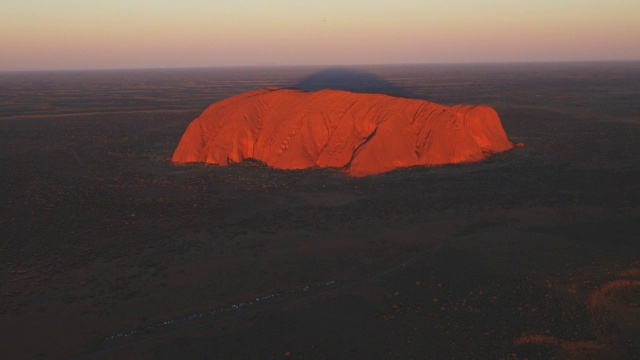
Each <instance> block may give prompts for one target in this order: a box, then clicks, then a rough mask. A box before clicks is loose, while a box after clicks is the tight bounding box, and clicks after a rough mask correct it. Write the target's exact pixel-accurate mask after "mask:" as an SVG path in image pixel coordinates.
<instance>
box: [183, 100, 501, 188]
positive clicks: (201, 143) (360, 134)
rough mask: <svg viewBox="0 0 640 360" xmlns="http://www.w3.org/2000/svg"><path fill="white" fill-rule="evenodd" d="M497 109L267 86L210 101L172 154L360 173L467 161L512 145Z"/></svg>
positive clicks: (187, 158)
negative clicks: (217, 100)
mask: <svg viewBox="0 0 640 360" xmlns="http://www.w3.org/2000/svg"><path fill="white" fill-rule="evenodd" d="M513 146H514V145H513V143H511V142H510V141H509V140H508V139H507V136H506V134H505V131H504V129H503V128H502V124H501V123H500V118H499V117H498V114H497V113H496V111H495V110H494V109H492V108H490V107H488V106H483V105H455V106H451V107H450V106H443V105H439V104H435V103H431V102H428V101H425V100H417V99H407V98H400V97H393V96H388V95H382V94H363V93H352V92H348V91H341V90H320V91H313V92H305V91H302V90H295V89H282V88H268V89H260V90H253V91H249V92H246V93H243V94H240V95H237V96H233V97H231V98H227V99H225V100H222V101H219V102H217V103H214V104H213V105H211V106H210V107H209V108H207V109H206V110H205V111H204V112H203V113H202V114H201V115H200V116H199V117H198V118H196V119H195V120H193V121H192V122H191V124H190V125H189V126H188V127H187V130H186V131H185V133H184V135H183V136H182V139H181V140H180V143H179V144H178V147H177V148H176V150H175V152H174V154H173V157H172V161H173V162H174V163H178V164H181V163H191V162H204V163H210V164H218V165H221V166H225V165H228V164H229V163H231V162H241V161H243V160H244V159H248V158H252V159H256V160H259V161H262V162H264V163H265V164H266V165H268V166H271V167H274V168H278V169H305V168H311V167H321V168H327V167H333V168H340V169H343V170H345V171H346V172H347V173H348V174H349V175H351V176H367V175H373V174H380V173H384V172H388V171H391V170H394V169H397V168H402V167H409V166H415V165H422V166H435V165H443V164H455V163H463V162H474V161H480V160H483V159H485V158H486V157H487V156H490V155H491V154H495V153H498V152H502V151H506V150H509V149H511V148H513Z"/></svg>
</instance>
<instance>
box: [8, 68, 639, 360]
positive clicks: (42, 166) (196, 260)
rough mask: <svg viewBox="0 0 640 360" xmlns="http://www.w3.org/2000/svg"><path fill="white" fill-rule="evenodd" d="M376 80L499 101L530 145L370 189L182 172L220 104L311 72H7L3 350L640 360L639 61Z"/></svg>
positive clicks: (249, 171)
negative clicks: (174, 159) (181, 160)
mask: <svg viewBox="0 0 640 360" xmlns="http://www.w3.org/2000/svg"><path fill="white" fill-rule="evenodd" d="M361 70H362V71H363V72H362V73H354V74H356V75H358V76H360V75H361V74H364V71H365V70H366V71H369V72H372V73H375V72H376V71H377V73H376V76H377V77H379V78H380V79H385V81H389V83H393V84H394V86H398V88H402V89H404V90H406V91H407V93H408V94H411V95H412V96H415V97H420V98H425V99H428V100H431V101H434V102H439V103H443V104H454V103H461V102H462V103H485V104H487V105H490V106H493V107H494V108H496V110H497V111H498V113H499V114H500V116H501V118H502V123H503V126H504V128H505V130H506V132H507V134H508V136H509V137H510V139H511V140H512V141H515V142H523V143H524V144H525V147H524V148H519V149H515V150H513V151H510V152H507V153H504V154H500V155H497V156H495V157H493V158H491V159H490V160H488V161H485V162H482V163H476V164H466V165H455V166H443V167H438V168H429V169H427V168H411V169H403V170H398V171H394V172H391V173H387V174H383V175H377V176H371V177H365V178H358V179H352V178H348V177H347V176H345V175H344V174H343V173H342V172H340V171H338V170H320V169H312V170H306V171H280V170H273V169H269V168H267V167H265V166H264V165H262V164H260V163H257V162H251V161H248V162H245V163H242V164H235V165H232V166H229V167H217V166H204V165H189V166H175V165H173V164H171V163H170V162H168V161H166V159H167V158H168V157H170V156H171V154H172V152H173V150H174V149H175V146H176V145H177V143H178V141H179V139H180V136H181V135H182V133H183V131H184V130H185V128H186V126H187V125H188V123H189V122H190V121H191V120H192V119H193V118H195V117H196V116H197V115H198V114H199V113H200V112H201V111H202V110H203V109H204V107H206V105H208V104H209V103H211V102H213V101H215V100H218V99H220V98H222V97H223V96H225V95H227V96H228V95H233V94H235V93H238V92H241V91H244V90H246V89H248V88H251V87H259V86H267V85H278V86H283V85H287V84H289V83H288V82H287V81H289V80H291V82H290V84H291V85H292V86H293V85H295V84H294V83H295V81H293V80H296V79H294V78H295V77H296V76H298V75H299V74H302V73H304V71H305V70H304V69H303V70H301V69H297V70H295V71H293V70H292V72H291V74H293V75H288V77H285V76H284V75H282V74H280V73H278V74H280V75H278V74H276V75H273V73H268V72H267V75H269V74H271V75H273V76H275V77H273V78H270V77H269V76H267V75H265V76H264V77H263V78H259V81H255V82H249V83H247V82H246V81H245V82H243V81H240V80H243V79H245V80H246V79H255V78H256V77H257V74H262V72H259V71H257V70H252V71H254V72H250V71H248V73H247V74H248V75H246V76H245V78H240V80H238V79H239V78H237V77H236V78H233V79H231V80H228V81H227V80H225V79H224V76H223V75H224V74H226V72H224V71H222V70H220V71H221V72H220V73H216V74H217V75H215V76H218V77H217V78H216V77H215V76H214V75H211V76H212V77H213V78H215V79H213V80H210V79H208V78H206V77H199V76H195V75H193V74H191V73H188V74H187V73H180V72H177V73H176V74H174V75H173V76H174V77H175V79H177V80H175V79H173V78H172V79H169V80H166V82H164V83H163V84H165V85H164V87H163V86H160V85H158V84H156V83H152V84H150V85H149V83H147V82H144V81H142V80H141V82H139V83H137V82H135V81H133V80H132V79H141V78H143V77H141V75H140V74H137V73H126V72H124V73H118V74H120V76H121V77H122V79H124V80H122V83H121V85H120V87H119V88H117V90H113V89H114V88H113V85H108V84H107V83H105V84H107V85H108V86H107V85H105V86H106V88H108V89H107V90H105V88H101V87H100V86H99V84H102V83H100V82H97V81H95V79H94V80H91V81H89V82H90V83H91V84H94V85H92V86H93V87H87V88H83V86H85V85H86V83H83V82H82V81H83V80H82V79H79V78H78V77H80V78H82V77H83V76H86V77H89V75H86V74H85V75H82V74H81V73H80V75H82V76H80V75H79V74H70V75H68V76H67V79H71V80H68V81H69V82H68V83H64V82H62V80H60V79H59V78H55V77H56V76H58V77H60V76H61V75H60V74H57V75H55V74H54V75H55V76H54V75H52V76H53V80H51V79H49V80H47V81H49V82H46V81H44V82H43V81H40V80H38V81H40V82H38V81H36V80H33V79H39V78H38V76H41V77H42V76H44V75H42V74H32V75H30V76H32V77H33V78H29V79H31V80H29V79H27V80H24V79H23V77H21V76H22V75H20V74H8V75H7V74H4V75H3V76H4V77H2V79H3V81H2V83H4V84H5V85H3V86H2V87H1V88H0V105H1V106H2V109H3V110H2V112H1V113H0V138H1V141H0V170H1V171H0V174H1V175H0V176H2V181H1V182H0V212H1V215H2V216H0V349H1V350H0V352H1V354H0V357H2V358H6V359H20V358H44V359H51V358H83V359H112V358H113V359H126V358H132V359H144V358H159V359H176V358H219V359H245V358H266V359H268V358H274V359H277V358H291V359H335V358H362V359H365V358H366V359H379V358H380V359H386V358H401V359H408V358H416V359H424V358H434V359H449V358H462V359H481V358H487V359H547V358H560V359H584V358H594V359H632V358H638V357H640V241H639V239H640V186H639V184H640V158H639V155H640V141H639V139H640V101H638V100H639V99H640V64H638V63H618V64H607V63H601V64H556V65H553V64H529V65H527V64H523V65H518V66H515V65H511V66H506V65H505V66H503V67H500V66H499V65H486V66H479V67H471V66H466V67H465V66H462V65H459V66H458V67H456V66H453V65H452V66H444V65H443V66H440V67H437V66H434V67H413V68H410V67H409V68H406V69H405V68H403V69H398V68H380V69H361ZM238 71H239V70H238ZM272 71H274V72H277V71H282V70H272ZM185 74H186V75H185ZM103 75H104V74H103ZM103 75H101V76H103ZM187 75H188V76H187ZM25 76H26V75H25ZM73 76H76V78H73ZM109 76H111V75H109ZM136 76H138V77H136ZM145 76H146V75H145ZM149 76H151V75H149ZM181 76H182V78H181ZM189 76H191V77H193V79H195V80H193V82H185V81H183V80H181V79H183V78H184V77H189ZM221 78H222V80H220V79H221ZM276 78H277V79H280V80H279V82H278V81H275V80H274V79H276ZM340 78H341V79H342V78H344V76H341V77H340ZM56 79H57V80H56ZM216 79H217V80H216ZM292 79H293V80H292ZM311 79H312V80H313V78H311ZM355 79H356V80H358V79H361V78H358V77H357V76H356V77H355ZM112 80H113V79H112ZM143 80H144V79H143ZM209 80H210V81H211V84H215V86H213V85H211V86H210V87H207V86H206V81H209ZM223 80H224V81H223ZM87 81H88V80H87ZM113 81H120V80H118V79H116V80H113ZM172 81H173V83H172ZM189 81H191V80H189ZM198 81H200V82H198ZM216 81H217V82H216ZM225 81H226V82H225ZM332 81H335V79H334V80H332ZM274 82H275V84H274ZM47 84H48V85H47ZM59 84H66V85H64V86H58V85H59ZM83 84H85V85H83ZM95 84H98V85H95ZM171 84H173V85H171ZM185 84H186V85H185ZM299 84H308V83H304V82H303V81H301V82H299ZM359 84H362V82H360V83H359ZM380 84H382V85H384V83H383V82H380ZM329 85H332V84H329ZM333 85H340V84H333ZM374 85H375V84H373V83H366V84H365V85H363V86H364V89H365V90H366V89H371V90H372V91H384V88H383V89H378V88H376V87H375V86H374ZM47 86H49V87H47ZM109 86H111V87H109ZM367 86H368V87H367ZM334 87H340V86H334ZM109 89H110V90H109ZM203 89H204V90H203ZM210 89H213V90H211V91H212V92H215V94H213V93H211V94H208V93H207V91H209V90H210ZM356 90H362V89H356ZM391 92H392V91H391Z"/></svg>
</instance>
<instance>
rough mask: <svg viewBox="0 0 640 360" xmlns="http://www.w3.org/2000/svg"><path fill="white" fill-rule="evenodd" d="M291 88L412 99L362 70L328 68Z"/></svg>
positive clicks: (405, 91)
mask: <svg viewBox="0 0 640 360" xmlns="http://www.w3.org/2000/svg"><path fill="white" fill-rule="evenodd" d="M292 87H294V88H297V89H301V90H305V91H316V90H322V89H334V90H346V91H352V92H358V93H379V94H387V95H392V96H400V97H408V98H411V97H413V96H412V94H411V92H410V91H409V90H407V89H404V88H402V87H400V86H398V85H396V84H394V83H392V82H390V81H388V80H385V79H384V78H382V77H380V76H378V75H375V74H372V73H369V72H366V71H362V70H355V69H350V68H342V67H335V68H328V69H325V70H321V71H318V72H316V73H315V74H312V75H309V76H307V77H305V78H303V79H302V80H300V81H298V82H297V83H295V84H294V85H292Z"/></svg>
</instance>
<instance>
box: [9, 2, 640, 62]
mask: <svg viewBox="0 0 640 360" xmlns="http://www.w3.org/2000/svg"><path fill="white" fill-rule="evenodd" d="M557 60H562V61H564V60H640V1H639V0H536V1H526V2H525V1H517V0H485V1H480V0H437V1H428V0H407V1H402V0H322V1H303V0H234V1H231V0H218V1H215V0H172V1H169V0H126V1H125V0H110V1H99V2H98V1H89V0H5V1H3V2H2V3H1V4H0V71H3V70H41V69H108V68H149V67H151V68H155V67H193V66H198V67H200V66H229V65H243V66H244V65H265V64H268V65H339V64H382V63H433V62H487V61H557Z"/></svg>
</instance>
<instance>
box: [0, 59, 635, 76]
mask: <svg viewBox="0 0 640 360" xmlns="http://www.w3.org/2000/svg"><path fill="white" fill-rule="evenodd" d="M636 62H640V59H633V60H632V59H630V60H521V61H520V60H516V61H469V62H406V63H349V64H297V65H295V64H294V65H279V64H253V65H203V66H167V67H114V68H75V69H65V68H57V69H30V70H28V69H24V70H0V74H6V73H36V72H38V73H40V72H90V71H97V72H102V71H105V72H106V71H147V70H151V71H152V70H213V69H261V68H271V69H276V68H319V67H324V68H342V67H365V66H424V65H516V64H571V63H583V64H588V63H593V64H595V63H636Z"/></svg>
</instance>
